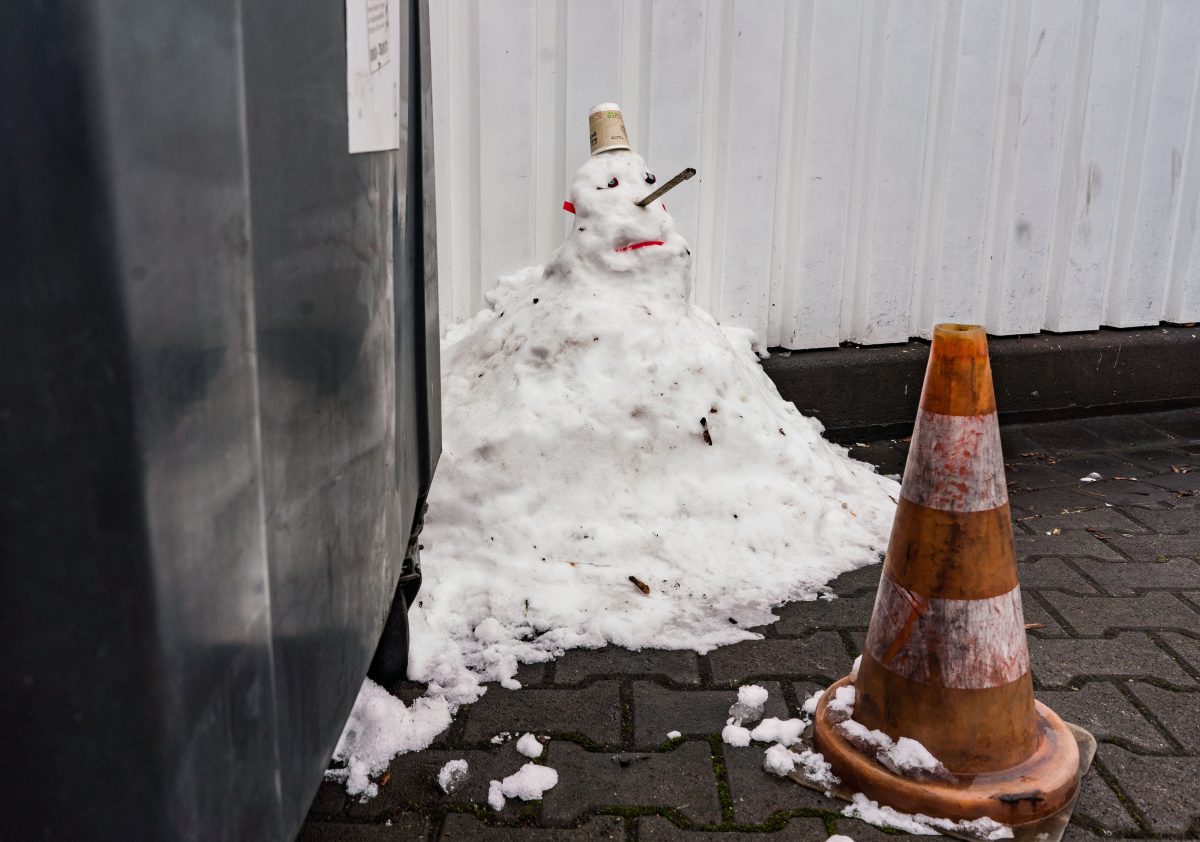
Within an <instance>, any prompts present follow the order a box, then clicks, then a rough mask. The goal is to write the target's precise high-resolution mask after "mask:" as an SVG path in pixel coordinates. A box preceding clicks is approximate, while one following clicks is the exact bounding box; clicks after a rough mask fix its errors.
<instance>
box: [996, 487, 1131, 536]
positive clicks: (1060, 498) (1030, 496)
mask: <svg viewBox="0 0 1200 842" xmlns="http://www.w3.org/2000/svg"><path fill="white" fill-rule="evenodd" d="M1092 485H1095V483H1089V484H1088V487H1089V490H1088V491H1078V490H1075V489H1067V488H1047V489H1043V490H1041V491H1028V492H1022V493H1021V494H1014V495H1012V496H1011V497H1009V503H1010V504H1011V505H1013V506H1014V507H1016V508H1018V509H1022V510H1023V511H1026V512H1030V513H1032V514H1035V515H1042V516H1044V517H1045V516H1051V515H1062V514H1079V513H1088V512H1095V511H1096V510H1097V509H1103V508H1105V505H1104V503H1105V502H1111V501H1104V500H1099V499H1097V498H1096V496H1095V495H1094V494H1092V493H1091V491H1090V486H1092ZM1113 505H1116V504H1115V503H1114V504H1113ZM1090 525H1091V524H1090V523H1084V524H1082V525H1081V526H1080V527H1079V528H1080V529H1082V528H1083V527H1084V526H1090Z"/></svg>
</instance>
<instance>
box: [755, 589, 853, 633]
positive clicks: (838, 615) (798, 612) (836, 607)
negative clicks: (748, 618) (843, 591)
mask: <svg viewBox="0 0 1200 842" xmlns="http://www.w3.org/2000/svg"><path fill="white" fill-rule="evenodd" d="M874 607H875V592H874V591H870V592H868V593H864V594H861V595H859V596H843V597H838V598H837V599H832V600H825V599H816V600H813V601H811V602H789V603H788V604H787V605H784V606H782V607H781V608H779V609H778V610H777V612H776V613H778V614H779V616H780V619H779V621H778V622H777V623H775V633H776V634H780V635H803V634H807V633H808V632H810V631H813V630H815V629H836V628H853V627H856V626H862V627H864V628H865V627H866V626H867V624H868V623H870V621H871V609H872V608H874Z"/></svg>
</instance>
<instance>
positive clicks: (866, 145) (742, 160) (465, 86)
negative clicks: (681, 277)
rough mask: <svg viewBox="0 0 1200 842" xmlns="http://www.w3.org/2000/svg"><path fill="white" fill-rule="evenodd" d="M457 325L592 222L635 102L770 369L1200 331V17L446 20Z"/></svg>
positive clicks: (1044, 7)
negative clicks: (606, 145) (821, 360)
mask: <svg viewBox="0 0 1200 842" xmlns="http://www.w3.org/2000/svg"><path fill="white" fill-rule="evenodd" d="M430 7H431V11H432V19H431V23H432V34H433V69H434V93H435V137H436V142H437V188H438V233H439V253H440V258H439V259H440V269H441V273H442V287H441V296H442V320H443V324H444V325H448V324H452V323H456V322H460V321H463V320H464V319H466V318H469V317H470V316H471V315H473V314H474V313H475V312H476V311H477V310H478V309H479V308H480V306H481V304H482V296H483V293H484V292H485V291H486V290H487V289H489V288H490V287H491V286H492V284H494V282H495V279H496V278H497V277H499V276H500V275H503V274H506V273H508V272H511V271H513V270H515V269H518V268H520V267H522V266H526V265H528V264H530V263H537V262H542V261H544V260H545V259H546V257H547V256H548V255H549V254H550V252H551V251H552V250H553V249H554V248H555V247H556V246H557V245H558V243H559V242H560V241H561V239H562V237H563V236H564V233H565V230H566V226H567V225H568V224H569V220H568V219H567V216H568V215H567V214H565V213H564V212H563V210H562V202H563V200H564V199H565V198H566V185H567V184H568V183H569V179H570V175H571V174H572V173H573V172H574V170H575V169H576V168H577V167H578V166H579V164H580V163H582V161H583V160H584V159H585V157H586V156H587V154H588V147H587V112H588V109H589V108H590V107H591V106H592V105H595V104H596V103H599V102H604V101H608V100H617V101H619V102H620V103H621V105H622V107H623V110H624V114H625V121H626V125H627V126H628V128H629V132H630V135H631V140H632V142H633V144H634V146H635V148H636V149H637V150H638V151H640V152H641V153H642V154H643V155H644V156H645V157H646V159H647V161H648V162H649V164H650V167H651V170H652V171H653V172H655V173H657V174H658V175H659V176H660V177H665V176H669V175H672V174H673V173H675V172H677V171H678V170H680V169H682V168H683V167H685V166H689V165H691V166H695V167H697V169H698V170H699V177H698V179H693V180H692V181H691V182H689V183H688V184H686V185H684V186H683V187H681V188H679V189H677V190H675V191H674V192H673V193H672V194H671V195H670V197H669V201H668V204H669V207H670V209H671V213H672V214H673V215H674V216H675V218H676V220H677V222H678V224H679V227H680V229H681V231H682V233H683V235H684V236H685V237H686V238H687V239H688V240H689V241H690V242H691V243H692V246H693V252H694V254H695V255H696V283H695V299H696V301H697V302H698V303H699V304H701V305H703V306H704V307H706V308H707V309H709V310H710V311H711V312H712V313H713V314H714V315H715V316H717V318H718V319H720V320H722V321H726V322H730V323H735V324H738V325H742V326H745V327H750V328H753V329H754V330H756V331H757V332H758V333H759V335H760V337H761V338H764V339H766V340H767V342H768V343H769V344H770V345H780V346H784V347H788V348H814V347H824V346H832V345H836V344H837V343H838V342H840V341H843V340H851V341H854V342H862V343H868V344H875V343H884V342H899V341H903V340H905V339H906V338H908V337H909V336H915V335H922V334H923V335H928V331H929V326H930V325H931V324H932V323H933V322H934V321H943V320H956V321H968V322H978V323H982V324H983V325H985V326H986V327H987V329H988V330H989V332H991V333H993V334H1014V333H1030V332H1035V331H1038V330H1040V329H1046V330H1054V331H1077V330H1090V329H1094V328H1096V327H1098V326H1099V325H1102V324H1104V325H1112V326H1119V327H1131V326H1135V325H1148V324H1157V323H1158V322H1159V321H1160V320H1163V319H1165V320H1168V321H1175V322H1190V321H1196V320H1200V239H1197V238H1196V236H1195V235H1196V227H1197V212H1196V211H1197V201H1198V200H1200V148H1198V147H1200V139H1198V137H1197V129H1198V128H1200V126H1198V123H1197V121H1198V120H1200V112H1198V110H1197V98H1198V94H1200V85H1198V79H1200V61H1198V58H1200V49H1198V47H1200V0H707V2H705V0H441V1H440V2H433V3H431V4H430Z"/></svg>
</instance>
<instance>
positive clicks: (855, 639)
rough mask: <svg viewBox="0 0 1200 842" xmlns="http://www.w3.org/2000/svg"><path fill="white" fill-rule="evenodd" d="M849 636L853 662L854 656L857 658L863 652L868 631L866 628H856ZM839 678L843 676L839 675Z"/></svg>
mask: <svg viewBox="0 0 1200 842" xmlns="http://www.w3.org/2000/svg"><path fill="white" fill-rule="evenodd" d="M849 636H850V646H849V647H848V648H849V649H850V658H851V662H853V659H854V658H857V657H858V656H859V655H861V654H862V651H863V646H865V645H866V642H867V632H866V630H864V629H855V630H854V631H851V632H850V633H849ZM847 672H848V670H847ZM838 678H841V676H840V675H839V676H838Z"/></svg>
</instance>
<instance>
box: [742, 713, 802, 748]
mask: <svg viewBox="0 0 1200 842" xmlns="http://www.w3.org/2000/svg"><path fill="white" fill-rule="evenodd" d="M804 725H805V722H804V720H803V719H777V718H776V717H774V716H772V717H770V718H769V719H764V720H763V721H762V722H760V723H758V725H757V726H756V727H755V729H754V730H753V731H751V732H750V737H751V739H754V740H757V741H758V742H760V743H782V744H783V745H785V746H790V745H795V744H796V743H798V742H800V734H801V732H803V731H804Z"/></svg>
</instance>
